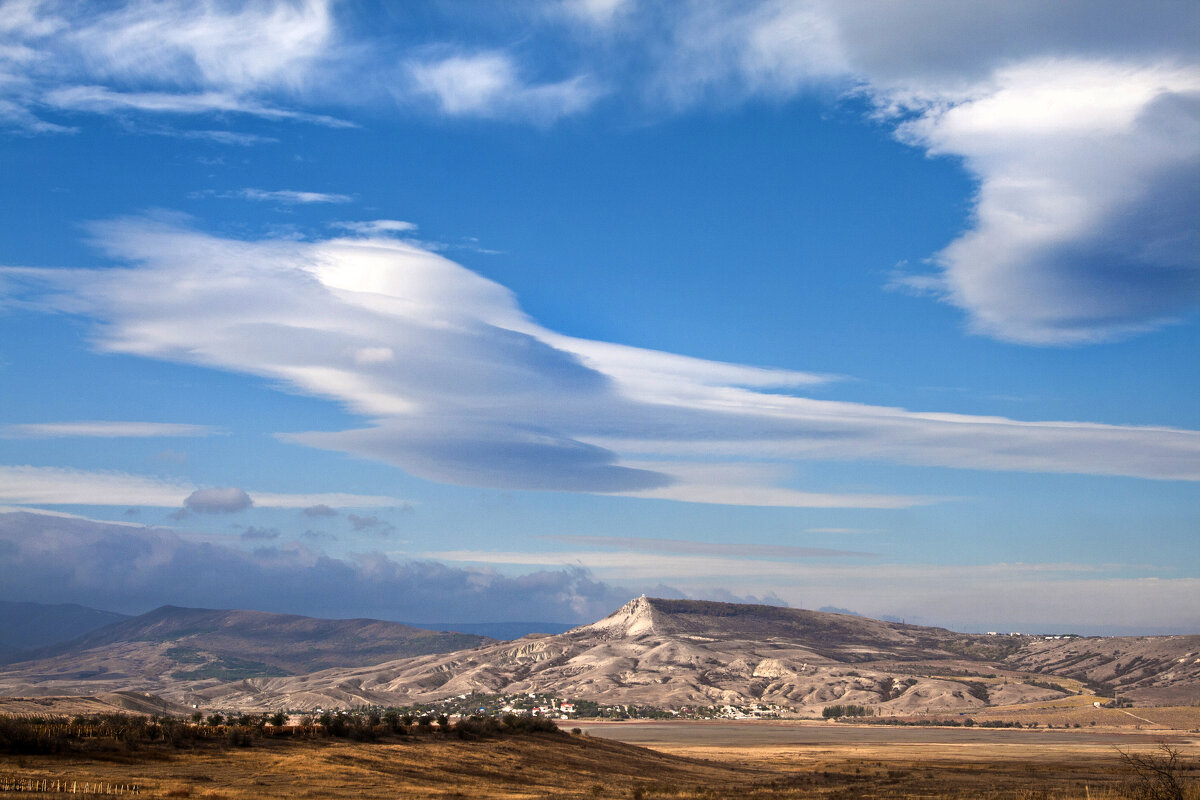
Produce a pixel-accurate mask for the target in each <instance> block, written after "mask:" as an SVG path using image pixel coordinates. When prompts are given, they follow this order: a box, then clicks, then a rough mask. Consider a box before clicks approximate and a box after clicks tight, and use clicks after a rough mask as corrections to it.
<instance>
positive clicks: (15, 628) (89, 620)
mask: <svg viewBox="0 0 1200 800" xmlns="http://www.w3.org/2000/svg"><path fill="white" fill-rule="evenodd" d="M123 619H127V617H126V615H124V614H117V613H115V612H113V611H101V610H100V609H97V608H88V607H87V606H80V605H76V604H74V603H63V604H60V605H47V604H44V603H11V602H6V601H0V663H3V662H4V661H9V660H13V658H14V657H15V656H17V654H19V653H21V652H22V651H25V650H30V649H33V648H37V647H45V646H46V645H51V644H56V643H58V642H63V641H66V640H68V639H74V638H75V637H76V636H82V635H83V634H85V633H87V632H89V631H92V630H95V629H96V628H100V627H102V626H104V625H109V624H111V623H114V622H118V621H120V620H123Z"/></svg>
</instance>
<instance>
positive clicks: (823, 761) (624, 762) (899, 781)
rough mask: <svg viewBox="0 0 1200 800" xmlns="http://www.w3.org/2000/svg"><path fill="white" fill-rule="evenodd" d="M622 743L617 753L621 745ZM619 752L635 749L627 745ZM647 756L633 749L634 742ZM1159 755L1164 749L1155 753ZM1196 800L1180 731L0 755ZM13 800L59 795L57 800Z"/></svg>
mask: <svg viewBox="0 0 1200 800" xmlns="http://www.w3.org/2000/svg"><path fill="white" fill-rule="evenodd" d="M622 740H624V741H622ZM628 742H637V743H638V744H637V745H635V744H630V743H628ZM638 745H646V746H644V747H643V746H638ZM1164 748H1166V749H1164ZM1171 754H1174V755H1175V757H1176V762H1175V765H1174V767H1173V768H1172V772H1171V778H1172V780H1173V781H1174V782H1175V785H1176V786H1178V787H1179V788H1180V789H1181V791H1182V795H1181V796H1182V797H1183V798H1185V800H1195V798H1196V797H1198V796H1200V792H1198V790H1197V787H1198V784H1197V780H1198V779H1200V772H1198V771H1197V769H1196V767H1197V764H1198V762H1197V756H1198V755H1200V742H1198V741H1197V737H1196V736H1195V735H1194V734H1193V735H1187V734H1186V733H1183V732H1178V731H1176V732H1171V733H1161V734H1156V735H1153V736H1151V735H1147V734H1144V733H1138V732H1136V731H1134V730H1132V729H1126V730H1124V731H1122V730H1118V729H1109V730H1102V731H1095V730H1088V731H1076V730H1074V729H1070V730H1061V731H1055V732H1051V731H994V730H963V729H953V728H932V729H930V728H922V729H913V728H903V729H896V728H886V729H885V728H881V727H875V726H866V727H863V726H851V725H838V724H836V723H794V722H793V723H770V722H761V721H754V722H742V723H736V722H721V721H716V722H712V721H710V722H703V723H695V722H693V723H687V722H661V723H642V722H637V723H607V724H590V725H587V726H586V727H585V728H584V729H583V730H582V731H581V732H578V733H567V732H565V731H564V732H561V733H549V732H525V733H516V732H512V733H498V734H494V735H490V736H484V737H482V738H459V737H458V736H457V735H456V734H455V732H454V731H453V730H451V731H450V732H448V733H443V732H441V731H440V730H438V729H437V728H436V727H434V728H431V729H426V730H425V731H424V732H418V731H417V729H415V728H414V729H413V732H409V733H406V735H403V736H395V735H387V734H381V735H380V736H379V737H378V738H377V739H375V740H374V741H353V740H349V739H345V738H328V737H322V736H320V735H317V736H311V735H307V736H306V735H296V734H293V733H285V734H283V735H278V736H270V735H261V734H260V735H257V736H252V737H251V738H249V739H246V740H243V741H241V742H240V743H239V744H237V745H235V744H232V743H231V737H230V735H229V733H227V732H226V729H225V728H221V729H219V730H215V731H214V732H213V734H212V736H211V737H209V738H202V739H199V740H192V739H185V740H183V741H180V742H174V743H170V742H165V741H151V742H141V741H137V740H134V739H131V738H129V737H124V738H118V737H109V738H104V737H102V736H99V737H93V738H89V739H86V740H81V741H79V742H76V743H74V744H73V745H71V746H68V747H65V748H64V749H63V750H62V751H61V752H57V753H51V754H30V753H24V754H21V753H0V787H2V786H3V785H5V782H6V781H7V784H8V785H10V786H13V787H35V786H49V787H50V788H52V789H54V788H61V787H63V786H73V787H83V786H85V785H86V786H87V787H89V788H92V789H96V788H99V789H101V790H102V791H113V792H115V791H116V790H117V789H118V788H119V789H121V790H123V791H125V792H127V793H129V792H132V791H136V792H137V793H138V796H142V797H196V798H213V799H214V800H216V798H227V799H228V800H241V799H242V798H276V797H279V798H282V797H313V798H324V797H339V798H342V797H346V798H364V799H366V798H429V797H442V798H468V797H469V798H475V797H479V798H504V799H505V800H518V799H523V798H551V797H555V798H590V797H612V798H642V800H646V798H735V797H736V798H742V797H747V798H753V799H755V800H766V799H767V798H846V799H847V800H848V799H849V798H899V797H925V798H985V799H987V798H992V799H994V800H1000V798H1013V799H1014V800H1015V799H1016V798H1021V799H1022V800H1029V799H1030V798H1039V800H1052V799H1053V800H1058V799H1060V798H1061V799H1062V800H1067V798H1089V799H1090V800H1116V798H1126V797H1128V798H1134V797H1139V796H1155V795H1139V794H1138V793H1139V792H1140V791H1142V790H1144V789H1146V787H1147V786H1149V785H1150V784H1149V783H1148V782H1147V780H1146V779H1145V776H1143V775H1141V774H1139V772H1138V771H1137V770H1136V769H1134V768H1133V767H1132V766H1131V762H1130V761H1129V760H1128V756H1130V755H1132V756H1135V757H1141V758H1143V759H1150V760H1151V761H1150V763H1152V764H1161V763H1162V759H1163V758H1166V757H1169V756H1170V755H1171ZM21 796H45V797H56V796H62V792H60V791H48V792H24V793H22V795H21Z"/></svg>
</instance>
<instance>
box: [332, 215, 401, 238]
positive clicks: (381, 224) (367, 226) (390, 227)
mask: <svg viewBox="0 0 1200 800" xmlns="http://www.w3.org/2000/svg"><path fill="white" fill-rule="evenodd" d="M333 227H335V228H341V229H342V230H347V231H353V232H354V233H358V234H362V235H363V236H380V235H385V234H393V233H409V232H411V231H415V230H416V229H417V226H416V225H415V224H413V223H411V222H405V221H404V220H401V219H372V220H367V221H364V222H335V223H334V225H333Z"/></svg>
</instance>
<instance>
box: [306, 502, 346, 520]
mask: <svg viewBox="0 0 1200 800" xmlns="http://www.w3.org/2000/svg"><path fill="white" fill-rule="evenodd" d="M337 515H338V512H336V511H334V510H333V509H332V508H330V507H329V506H327V505H324V504H318V505H315V506H309V507H308V508H305V509H304V516H306V517H336V516H337Z"/></svg>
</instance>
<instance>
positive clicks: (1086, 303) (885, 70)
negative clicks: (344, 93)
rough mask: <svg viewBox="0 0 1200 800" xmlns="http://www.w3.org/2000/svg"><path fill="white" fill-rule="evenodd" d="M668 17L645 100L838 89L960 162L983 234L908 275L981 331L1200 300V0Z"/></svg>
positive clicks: (685, 103) (1162, 310)
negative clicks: (930, 268)
mask: <svg viewBox="0 0 1200 800" xmlns="http://www.w3.org/2000/svg"><path fill="white" fill-rule="evenodd" d="M658 21H659V24H660V26H661V27H662V29H663V30H666V31H668V33H667V35H666V39H667V41H666V43H665V44H663V43H661V42H657V41H656V40H655V36H656V34H654V33H651V32H649V31H652V30H654V28H653V27H652V26H644V27H645V30H643V35H645V36H648V37H650V42H649V43H648V44H646V45H645V46H646V47H647V48H648V49H650V51H651V52H658V53H660V56H659V57H658V59H657V66H656V68H655V69H654V70H652V71H651V74H652V76H653V77H652V78H651V79H650V80H649V81H648V82H647V85H646V91H647V93H648V94H649V96H650V97H651V102H666V103H668V104H671V105H674V106H675V107H690V106H693V105H696V104H700V103H714V102H715V103H724V104H732V103H738V102H743V101H745V100H747V99H749V98H755V97H768V98H782V97H791V96H793V95H795V94H797V93H799V92H802V91H806V90H810V89H814V88H817V87H820V86H825V87H831V88H833V89H836V90H839V91H850V92H854V93H858V94H861V95H863V96H865V97H867V98H869V100H870V101H871V102H872V103H874V104H875V106H876V108H877V110H878V114H879V117H880V118H881V119H883V120H886V121H889V122H890V123H892V124H894V125H895V126H896V133H897V136H898V137H899V138H900V139H901V140H902V141H905V142H907V143H910V144H912V145H914V146H917V147H921V148H923V149H925V150H926V151H927V152H929V153H930V154H931V155H946V156H952V157H955V158H960V159H962V162H963V165H964V167H965V168H966V169H967V170H968V171H969V172H970V173H971V174H972V175H973V177H975V179H976V180H977V181H978V192H977V195H976V201H975V203H976V204H975V209H974V212H975V213H974V215H973V219H972V221H971V224H970V228H969V229H968V230H967V231H966V232H965V233H963V234H962V235H961V236H959V237H958V238H957V239H956V240H955V241H954V242H952V243H950V244H949V245H948V246H947V247H946V248H944V249H943V250H942V251H941V252H940V253H938V254H937V255H936V257H935V259H934V261H935V265H936V268H937V269H938V272H939V274H938V275H936V276H928V275H910V276H905V277H904V278H902V279H901V280H900V281H899V282H898V283H900V284H903V285H907V286H909V287H912V288H922V289H925V290H927V291H928V290H929V289H930V288H931V287H932V288H933V290H934V292H935V293H936V294H937V295H938V296H940V297H941V298H942V299H944V300H946V301H948V302H951V303H953V304H955V305H957V306H959V307H960V308H962V309H964V310H965V311H966V312H967V313H968V315H969V317H970V320H971V325H972V328H973V329H974V330H975V331H978V332H980V333H984V334H986V335H990V336H993V337H996V338H1001V339H1006V340H1010V341H1016V342H1023V343H1031V344H1075V343H1083V342H1091V341H1098V340H1104V339H1112V338H1117V337H1122V336H1127V335H1130V334H1133V333H1137V332H1140V331H1145V330H1148V329H1152V328H1155V327H1159V326H1161V325H1163V324H1166V323H1169V322H1171V321H1173V320H1175V319H1178V318H1180V317H1182V316H1184V315H1186V314H1188V313H1190V312H1192V311H1194V310H1195V309H1196V308H1197V306H1198V305H1200V288H1197V287H1200V282H1198V280H1197V276H1198V274H1200V233H1198V229H1197V226H1196V224H1195V220H1196V218H1197V216H1200V189H1197V186H1200V51H1197V49H1196V47H1195V37H1194V31H1195V30H1196V29H1197V26H1198V25H1200V6H1197V5H1196V4H1188V3H1170V2H1148V3H1140V4H1138V5H1136V6H1130V5H1129V4H1126V3H1119V2H1099V3H1097V2H1062V3H1049V4H1048V3H1036V2H1024V0H1015V1H1014V2H1007V3H994V4H990V5H988V6H986V7H984V6H980V5H979V4H962V3H952V2H942V1H941V0H926V1H925V2H913V3H892V4H878V3H869V2H852V1H846V0H838V1H837V2H833V0H829V1H828V2H827V1H825V0H812V1H811V2H794V1H793V0H764V1H763V2H755V3H729V4H725V3H691V4H685V5H684V6H683V10H682V13H678V14H666V13H664V14H663V15H662V18H660V19H659V20H658ZM1187 31H1191V32H1192V35H1190V36H1189V35H1188V34H1187V33H1186V32H1187ZM656 45H657V47H656Z"/></svg>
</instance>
